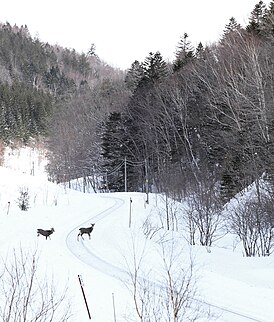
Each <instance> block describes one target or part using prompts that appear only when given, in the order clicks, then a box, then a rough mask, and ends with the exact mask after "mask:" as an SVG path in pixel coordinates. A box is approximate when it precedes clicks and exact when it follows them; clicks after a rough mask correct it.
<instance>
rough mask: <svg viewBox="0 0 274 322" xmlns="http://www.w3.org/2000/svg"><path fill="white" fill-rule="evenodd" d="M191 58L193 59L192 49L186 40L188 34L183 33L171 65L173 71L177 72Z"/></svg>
mask: <svg viewBox="0 0 274 322" xmlns="http://www.w3.org/2000/svg"><path fill="white" fill-rule="evenodd" d="M193 58H194V49H193V47H192V45H191V43H190V41H189V40H188V34H187V33H184V36H183V37H181V39H180V41H179V44H178V47H177V52H176V59H175V62H174V65H173V69H174V71H177V70H179V69H180V68H182V67H183V66H185V65H186V64H187V63H188V62H190V61H191V60H192V59H193Z"/></svg>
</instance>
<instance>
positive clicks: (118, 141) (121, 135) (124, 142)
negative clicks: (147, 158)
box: [101, 112, 135, 191]
mask: <svg viewBox="0 0 274 322" xmlns="http://www.w3.org/2000/svg"><path fill="white" fill-rule="evenodd" d="M126 122H127V121H126V120H125V118H124V116H123V115H122V114H121V113H120V112H112V113H110V114H109V116H108V119H107V121H106V123H105V126H104V132H103V135H102V143H101V148H102V157H103V171H104V172H105V173H104V180H105V181H104V184H105V185H107V188H108V189H109V190H110V191H124V189H125V166H126V167H127V169H126V170H127V171H126V172H127V188H128V191H130V190H131V191H132V190H135V189H134V187H133V185H134V182H133V177H134V169H133V168H132V167H131V166H130V163H131V162H130V161H131V160H132V157H133V155H132V154H131V142H130V137H129V135H128V133H127V128H129V126H128V125H126Z"/></svg>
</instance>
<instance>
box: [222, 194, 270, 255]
mask: <svg viewBox="0 0 274 322" xmlns="http://www.w3.org/2000/svg"><path fill="white" fill-rule="evenodd" d="M273 211H274V206H273V197H272V196H268V195H264V196H261V197H260V199H259V200H258V199H256V198H255V197H254V198H251V199H249V200H245V201H241V202H239V203H238V205H237V207H235V208H234V209H232V211H230V212H229V217H228V225H229V230H230V231H231V232H232V233H234V234H236V235H237V236H238V237H239V239H240V241H241V242H242V244H243V248H244V253H245V255H246V256H248V257H249V256H269V255H270V254H271V253H272V252H273V247H274V216H273Z"/></svg>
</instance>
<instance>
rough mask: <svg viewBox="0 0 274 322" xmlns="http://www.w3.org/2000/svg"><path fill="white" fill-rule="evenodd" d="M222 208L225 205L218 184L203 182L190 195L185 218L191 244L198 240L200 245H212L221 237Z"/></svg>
mask: <svg viewBox="0 0 274 322" xmlns="http://www.w3.org/2000/svg"><path fill="white" fill-rule="evenodd" d="M222 210H223V205H222V202H221V198H220V194H219V191H218V188H217V187H216V185H212V186H210V185H208V183H207V184H205V183H204V184H201V185H200V186H199V187H198V188H197V190H196V191H195V192H193V193H191V194H190V195H189V196H188V198H187V202H186V207H185V211H184V218H185V221H186V225H187V228H188V231H189V239H188V240H189V243H190V245H195V244H196V243H197V241H198V242H199V243H200V245H203V246H211V245H212V243H213V242H214V241H215V240H216V239H218V238H220V237H221V235H219V232H218V229H219V228H221V226H222V223H223V218H222ZM196 233H197V234H196ZM196 236H197V237H196ZM197 239H198V240H197Z"/></svg>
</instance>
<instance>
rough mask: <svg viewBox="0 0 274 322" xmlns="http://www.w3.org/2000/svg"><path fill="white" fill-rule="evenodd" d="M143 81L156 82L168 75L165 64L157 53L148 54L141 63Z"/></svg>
mask: <svg viewBox="0 0 274 322" xmlns="http://www.w3.org/2000/svg"><path fill="white" fill-rule="evenodd" d="M143 67H144V79H145V80H146V81H149V82H152V83H154V82H157V81H159V80H161V79H162V78H165V77H166V76H167V75H168V68H167V64H166V62H165V61H164V59H163V57H162V55H161V54H160V52H159V51H157V52H156V53H152V52H150V53H149V56H147V57H146V58H145V60H144V63H143Z"/></svg>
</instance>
